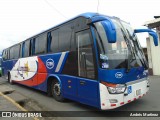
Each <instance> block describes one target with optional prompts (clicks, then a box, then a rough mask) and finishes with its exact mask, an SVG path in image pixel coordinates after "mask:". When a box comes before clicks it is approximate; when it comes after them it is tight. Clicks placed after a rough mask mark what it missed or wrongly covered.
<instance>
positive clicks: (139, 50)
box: [126, 29, 148, 69]
mask: <svg viewBox="0 0 160 120" xmlns="http://www.w3.org/2000/svg"><path fill="white" fill-rule="evenodd" d="M126 30H127V33H128V35H129V38H130V39H131V40H132V42H133V44H134V46H135V47H136V48H135V50H136V52H137V56H138V57H139V58H140V61H141V63H142V65H143V66H144V67H145V68H146V69H148V65H147V62H146V60H145V59H144V58H143V57H144V55H143V53H142V50H141V49H140V48H139V47H138V43H137V42H136V41H134V39H133V37H132V36H131V34H130V32H129V31H128V29H126ZM137 49H138V50H137ZM138 52H140V54H141V57H140V56H139V54H138Z"/></svg>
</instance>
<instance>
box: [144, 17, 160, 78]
mask: <svg viewBox="0 0 160 120" xmlns="http://www.w3.org/2000/svg"><path fill="white" fill-rule="evenodd" d="M154 18H155V19H154V20H151V21H147V22H146V23H145V26H148V27H149V28H152V29H153V28H154V29H155V30H156V31H157V34H158V39H159V40H158V44H159V45H158V46H157V47H155V46H154V43H153V38H152V37H151V36H150V37H148V38H147V54H148V62H149V73H150V74H151V75H160V16H155V17H154Z"/></svg>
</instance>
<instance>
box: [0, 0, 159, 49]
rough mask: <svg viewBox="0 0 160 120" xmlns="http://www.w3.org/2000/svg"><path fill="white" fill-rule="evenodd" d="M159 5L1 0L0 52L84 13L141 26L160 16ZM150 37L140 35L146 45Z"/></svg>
mask: <svg viewBox="0 0 160 120" xmlns="http://www.w3.org/2000/svg"><path fill="white" fill-rule="evenodd" d="M98 4H99V5H98ZM97 6H98V11H97ZM159 6H160V0H99V2H98V0H0V51H2V49H4V48H7V47H9V46H11V45H13V44H16V43H18V42H21V41H23V40H25V39H27V38H29V37H31V36H33V35H35V34H37V33H40V32H42V31H44V30H46V29H48V28H51V27H53V26H55V25H57V24H59V23H61V22H64V21H66V20H68V19H70V18H72V17H75V16H77V15H79V14H81V13H85V12H98V13H102V14H105V15H109V16H116V17H119V18H121V19H122V20H124V21H126V22H129V23H130V24H131V25H132V27H133V28H142V25H143V24H144V23H145V22H146V21H149V20H152V19H154V16H155V15H160V13H159V11H160V7H159ZM147 36H148V34H145V33H144V34H139V35H138V37H139V40H140V43H141V45H142V46H143V47H145V46H146V41H145V39H146V37H147Z"/></svg>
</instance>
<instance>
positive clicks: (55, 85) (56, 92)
mask: <svg viewBox="0 0 160 120" xmlns="http://www.w3.org/2000/svg"><path fill="white" fill-rule="evenodd" d="M51 92H52V95H53V97H54V99H55V100H57V101H59V102H62V101H64V98H63V97H62V93H61V87H60V83H59V82H58V81H53V82H52V85H51Z"/></svg>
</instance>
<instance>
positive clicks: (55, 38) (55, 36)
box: [50, 29, 59, 53]
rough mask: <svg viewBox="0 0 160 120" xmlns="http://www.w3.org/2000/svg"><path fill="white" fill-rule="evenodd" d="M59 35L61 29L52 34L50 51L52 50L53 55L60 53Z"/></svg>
mask: <svg viewBox="0 0 160 120" xmlns="http://www.w3.org/2000/svg"><path fill="white" fill-rule="evenodd" d="M58 34H59V29H56V30H54V31H52V32H51V36H52V39H51V45H50V49H51V52H53V53H56V52H59V47H58V43H59V41H58Z"/></svg>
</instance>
